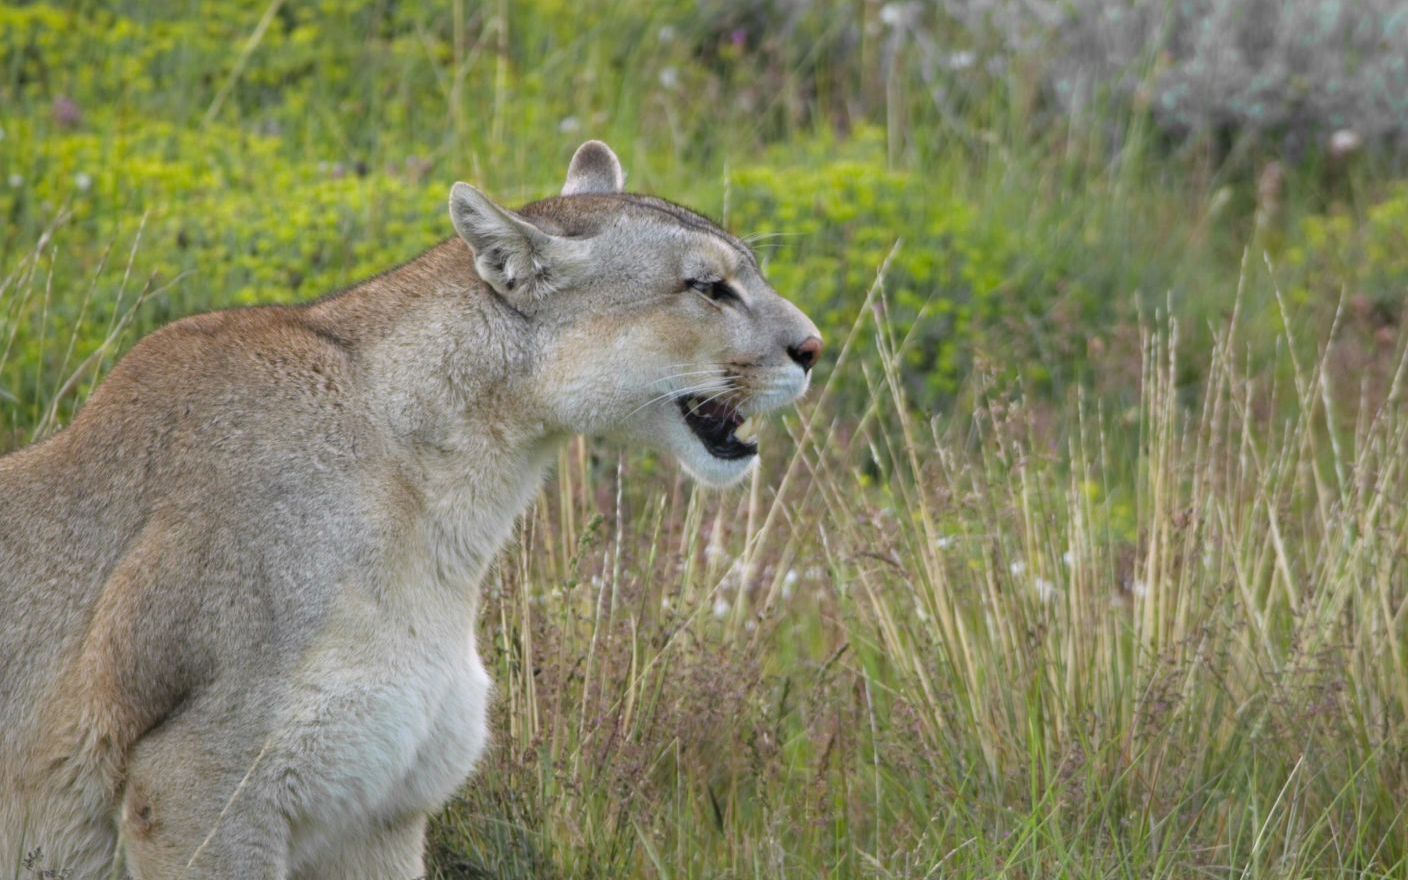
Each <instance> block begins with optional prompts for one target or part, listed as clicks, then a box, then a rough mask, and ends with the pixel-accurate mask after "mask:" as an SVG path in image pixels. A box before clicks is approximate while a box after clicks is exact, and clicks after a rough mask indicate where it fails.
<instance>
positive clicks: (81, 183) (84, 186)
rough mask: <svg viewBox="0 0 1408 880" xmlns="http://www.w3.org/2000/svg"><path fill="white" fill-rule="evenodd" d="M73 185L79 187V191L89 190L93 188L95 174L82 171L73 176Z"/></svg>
mask: <svg viewBox="0 0 1408 880" xmlns="http://www.w3.org/2000/svg"><path fill="white" fill-rule="evenodd" d="M73 185H74V186H76V187H78V191H79V192H87V191H88V190H90V189H92V188H93V175H91V174H89V173H88V172H87V171H80V172H78V173H77V174H75V175H74V176H73Z"/></svg>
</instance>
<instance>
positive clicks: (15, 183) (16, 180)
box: [10, 174, 24, 189]
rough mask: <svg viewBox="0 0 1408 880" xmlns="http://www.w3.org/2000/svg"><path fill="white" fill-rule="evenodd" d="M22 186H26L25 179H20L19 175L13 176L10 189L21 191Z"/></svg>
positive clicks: (11, 176)
mask: <svg viewBox="0 0 1408 880" xmlns="http://www.w3.org/2000/svg"><path fill="white" fill-rule="evenodd" d="M22 186H24V178H23V177H20V176H19V175H18V174H11V175H10V189H19V188H20V187H22Z"/></svg>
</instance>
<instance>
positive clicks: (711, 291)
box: [685, 278, 739, 302]
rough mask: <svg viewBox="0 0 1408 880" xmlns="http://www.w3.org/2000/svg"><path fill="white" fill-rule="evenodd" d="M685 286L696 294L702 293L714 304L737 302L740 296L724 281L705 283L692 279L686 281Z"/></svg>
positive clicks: (701, 280)
mask: <svg viewBox="0 0 1408 880" xmlns="http://www.w3.org/2000/svg"><path fill="white" fill-rule="evenodd" d="M685 286H686V287H688V288H689V289H690V290H693V291H694V292H696V293H702V294H704V295H705V296H707V297H709V299H712V300H713V301H714V302H729V301H730V300H737V299H738V298H739V297H738V294H737V293H736V292H735V291H734V289H733V288H732V287H729V286H728V284H727V283H726V282H724V281H705V280H703V279H701V278H690V279H688V280H687V281H685Z"/></svg>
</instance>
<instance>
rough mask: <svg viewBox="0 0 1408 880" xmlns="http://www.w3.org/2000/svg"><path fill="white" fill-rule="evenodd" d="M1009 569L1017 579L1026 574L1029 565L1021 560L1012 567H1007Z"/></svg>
mask: <svg viewBox="0 0 1408 880" xmlns="http://www.w3.org/2000/svg"><path fill="white" fill-rule="evenodd" d="M1007 569H1008V570H1009V571H1011V572H1012V575H1013V576H1014V577H1016V576H1018V575H1021V574H1023V573H1024V572H1026V570H1027V564H1026V563H1025V562H1023V561H1021V560H1020V559H1019V560H1017V561H1016V562H1014V563H1012V564H1011V565H1009V566H1007Z"/></svg>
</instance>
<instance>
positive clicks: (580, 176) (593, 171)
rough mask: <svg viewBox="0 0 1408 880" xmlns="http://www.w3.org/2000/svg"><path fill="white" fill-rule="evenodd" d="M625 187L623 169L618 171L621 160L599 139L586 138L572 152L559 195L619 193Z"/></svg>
mask: <svg viewBox="0 0 1408 880" xmlns="http://www.w3.org/2000/svg"><path fill="white" fill-rule="evenodd" d="M625 188H626V172H624V171H622V170H621V160H620V159H617V158H616V154H615V153H613V152H611V148H610V147H608V146H607V145H606V144H603V143H602V142H601V141H587V142H586V143H585V144H582V145H581V146H580V147H578V148H577V152H576V153H574V154H572V164H571V165H568V166H567V182H566V183H564V184H563V185H562V194H563V195H564V196H575V195H580V194H583V193H618V192H621V191H622V190H624V189H625Z"/></svg>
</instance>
